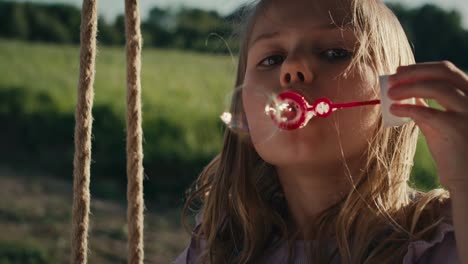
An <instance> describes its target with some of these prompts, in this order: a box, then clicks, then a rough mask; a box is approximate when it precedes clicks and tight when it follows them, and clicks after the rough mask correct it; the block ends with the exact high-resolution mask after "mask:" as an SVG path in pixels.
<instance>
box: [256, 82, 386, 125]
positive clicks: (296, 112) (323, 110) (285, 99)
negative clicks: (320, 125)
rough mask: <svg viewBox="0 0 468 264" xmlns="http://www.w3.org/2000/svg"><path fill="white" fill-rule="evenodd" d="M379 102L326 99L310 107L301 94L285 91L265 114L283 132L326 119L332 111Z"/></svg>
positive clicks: (377, 101)
mask: <svg viewBox="0 0 468 264" xmlns="http://www.w3.org/2000/svg"><path fill="white" fill-rule="evenodd" d="M377 104H380V100H371V101H361V102H348V103H336V104H335V103H332V101H331V100H330V99H328V98H324V97H323V98H319V99H317V100H315V102H314V103H313V104H312V105H311V104H310V103H309V102H308V101H307V100H306V99H305V98H304V96H302V95H301V94H299V93H297V92H293V91H285V92H282V93H280V94H279V95H277V96H276V97H275V98H274V100H273V101H272V102H271V103H269V104H267V106H266V107H265V113H266V114H267V115H269V116H270V117H271V119H272V120H273V121H274V122H275V123H276V125H277V126H278V127H279V128H281V129H284V130H294V129H298V128H302V127H304V126H305V125H307V123H308V122H309V120H310V119H311V118H312V117H314V116H318V117H328V116H329V115H331V114H332V113H333V112H334V111H336V110H338V109H343V108H351V107H358V106H365V105H377Z"/></svg>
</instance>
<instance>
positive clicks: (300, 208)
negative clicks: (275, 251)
mask: <svg viewBox="0 0 468 264" xmlns="http://www.w3.org/2000/svg"><path fill="white" fill-rule="evenodd" d="M360 168H362V166H361V160H359V159H354V160H353V159H348V160H347V162H346V164H341V162H340V163H334V164H328V165H323V164H321V165H320V166H310V165H294V166H280V167H276V169H277V172H278V177H279V180H280V182H281V185H282V187H283V191H284V194H285V197H286V200H287V203H288V206H289V210H290V212H291V214H292V217H293V219H294V221H295V223H296V226H297V228H298V229H299V236H300V237H302V238H308V237H309V235H306V234H313V233H315V232H314V230H313V226H311V223H312V220H314V219H315V218H316V217H317V216H318V215H319V214H320V213H321V212H323V211H324V210H326V209H327V208H329V207H330V206H332V205H334V204H336V203H337V202H338V201H339V200H341V199H342V198H343V197H345V196H346V195H347V194H348V193H349V191H350V190H351V188H352V184H351V179H350V178H349V177H352V180H353V181H355V180H356V179H357V178H358V177H359V176H360V175H361V170H360ZM348 170H349V173H350V174H351V175H350V174H349V173H348Z"/></svg>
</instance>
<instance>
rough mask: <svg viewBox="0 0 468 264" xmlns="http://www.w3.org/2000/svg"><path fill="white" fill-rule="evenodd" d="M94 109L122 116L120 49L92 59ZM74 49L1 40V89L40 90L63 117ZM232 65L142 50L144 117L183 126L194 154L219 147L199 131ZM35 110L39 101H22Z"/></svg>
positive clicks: (71, 95) (72, 91)
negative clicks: (94, 67)
mask: <svg viewBox="0 0 468 264" xmlns="http://www.w3.org/2000/svg"><path fill="white" fill-rule="evenodd" d="M96 61H97V62H96V78H95V92H96V94H95V105H105V106H108V107H111V108H112V109H113V111H115V113H117V114H118V115H119V116H121V118H122V119H124V118H125V104H126V98H125V96H126V80H125V50H124V48H123V47H122V48H108V47H106V48H99V50H98V53H97V60H96ZM78 65H79V49H78V47H76V46H63V45H60V46H56V45H43V44H34V45H31V44H28V43H23V42H16V41H7V40H1V39H0V87H25V88H26V89H28V90H30V91H31V92H35V93H40V92H44V93H46V94H47V95H49V96H50V97H51V98H52V101H53V103H54V104H55V105H56V106H57V109H59V110H60V111H62V112H64V113H69V112H72V111H73V109H74V107H75V101H76V94H77V92H76V89H77V82H78V72H79V66H78ZM234 73H235V65H233V62H232V60H231V58H229V57H227V56H214V55H212V56H207V55H201V54H196V53H190V52H181V51H173V50H156V49H143V57H142V74H141V76H142V79H141V80H142V102H143V114H144V118H145V119H152V118H154V117H155V116H159V117H164V118H167V119H170V120H172V121H174V122H176V123H177V124H179V125H180V126H181V128H182V129H183V131H184V133H183V134H184V136H185V138H184V139H183V140H185V141H186V143H187V144H188V146H189V147H190V148H191V149H192V150H193V151H195V152H198V151H204V152H215V151H216V150H217V149H219V142H220V140H219V139H220V133H219V129H218V130H217V131H216V130H215V131H213V129H211V131H210V130H203V129H193V128H194V127H198V128H200V126H202V125H201V124H200V122H203V121H205V120H207V119H211V120H216V118H217V115H218V112H219V110H220V109H222V107H223V102H224V99H223V98H224V97H223V96H224V94H225V92H226V91H227V90H228V89H230V88H231V87H232V85H233V82H234V81H233V76H235V74H234ZM24 107H25V109H26V110H27V111H30V112H34V111H37V108H38V105H37V102H30V103H28V102H25V104H24Z"/></svg>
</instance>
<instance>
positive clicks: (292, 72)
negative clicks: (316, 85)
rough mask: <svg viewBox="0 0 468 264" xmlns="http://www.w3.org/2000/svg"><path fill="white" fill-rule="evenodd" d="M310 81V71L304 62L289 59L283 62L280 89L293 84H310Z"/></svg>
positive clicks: (311, 76)
mask: <svg viewBox="0 0 468 264" xmlns="http://www.w3.org/2000/svg"><path fill="white" fill-rule="evenodd" d="M312 80H313V74H312V71H311V70H310V68H309V67H308V66H307V65H306V63H305V62H304V61H301V60H299V59H290V60H285V61H284V62H283V64H282V67H281V74H280V83H281V86H282V87H288V86H291V85H293V84H310V83H312Z"/></svg>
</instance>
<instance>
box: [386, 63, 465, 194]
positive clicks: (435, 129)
mask: <svg viewBox="0 0 468 264" xmlns="http://www.w3.org/2000/svg"><path fill="white" fill-rule="evenodd" d="M389 82H390V85H391V86H392V88H390V89H389V91H388V95H389V97H390V98H392V99H394V100H401V99H407V98H412V97H415V98H417V99H416V101H417V104H416V105H405V104H393V105H392V106H391V108H390V111H391V112H392V113H393V114H394V115H396V116H401V117H410V118H411V119H413V120H414V122H415V123H416V124H417V125H418V126H419V128H420V129H421V132H422V133H423V134H424V136H425V137H426V140H427V144H428V146H429V149H430V151H431V154H432V156H433V158H434V160H435V162H436V164H437V170H438V175H439V178H440V183H441V184H442V185H443V186H444V187H446V188H448V189H449V190H451V191H452V190H453V189H456V188H457V187H459V188H460V189H465V188H466V187H468V76H467V75H466V74H465V73H464V72H463V71H461V70H460V69H459V68H457V67H456V66H455V65H453V64H452V63H450V62H447V61H443V62H431V63H419V64H414V65H409V66H400V67H399V68H398V69H397V73H396V74H394V75H391V76H390V78H389ZM422 98H427V99H434V100H436V101H437V102H438V103H439V104H440V105H441V106H442V107H443V108H444V109H445V111H444V110H438V109H435V108H432V107H429V106H428V105H427V104H426V103H425V102H424V101H423V100H422ZM465 191H467V190H465Z"/></svg>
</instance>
